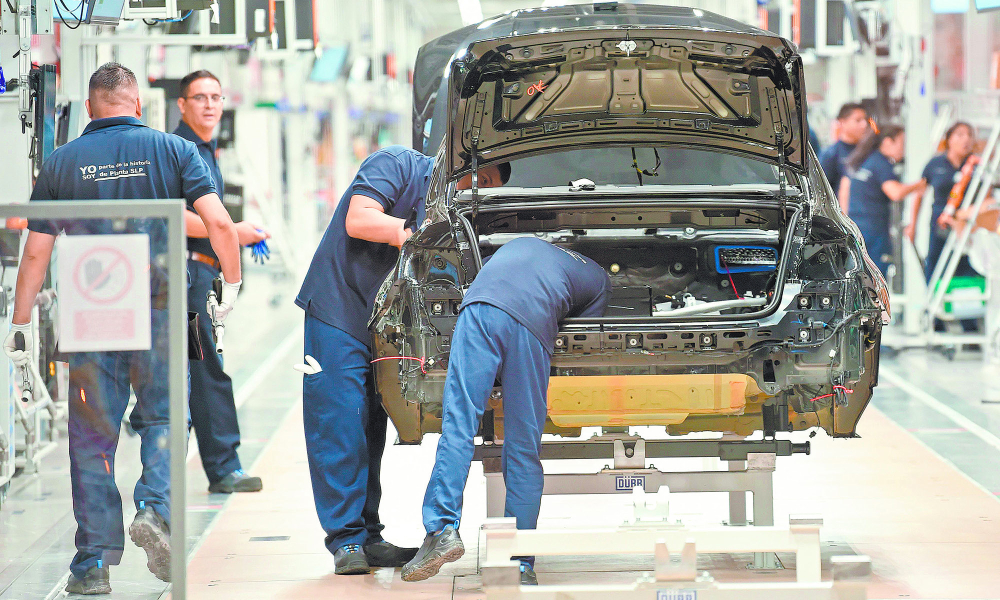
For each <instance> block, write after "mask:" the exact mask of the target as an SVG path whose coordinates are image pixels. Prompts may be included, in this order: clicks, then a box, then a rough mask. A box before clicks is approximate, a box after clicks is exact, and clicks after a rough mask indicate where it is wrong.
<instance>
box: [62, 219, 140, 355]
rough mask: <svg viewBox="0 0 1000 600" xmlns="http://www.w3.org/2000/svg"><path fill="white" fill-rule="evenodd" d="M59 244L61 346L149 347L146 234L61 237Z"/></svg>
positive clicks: (87, 348)
mask: <svg viewBox="0 0 1000 600" xmlns="http://www.w3.org/2000/svg"><path fill="white" fill-rule="evenodd" d="M57 248H58V254H57V258H58V268H57V273H56V274H57V280H56V283H57V285H58V292H59V295H58V298H59V350H61V351H62V352H105V351H113V350H149V349H150V347H151V334H150V318H151V317H150V312H149V310H150V301H149V293H150V291H149V236H148V235H146V234H144V233H134V234H133V233H130V234H122V235H63V236H60V237H59V242H58V246H57Z"/></svg>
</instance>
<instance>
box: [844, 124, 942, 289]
mask: <svg viewBox="0 0 1000 600" xmlns="http://www.w3.org/2000/svg"><path fill="white" fill-rule="evenodd" d="M905 149H906V133H905V132H904V130H903V128H902V127H900V126H898V125H886V126H885V127H883V128H882V129H881V130H880V131H872V132H869V133H868V135H867V136H865V138H864V139H863V140H862V141H861V142H860V143H859V144H858V146H857V148H855V149H854V152H852V153H851V155H850V156H849V157H848V159H847V162H846V165H847V167H848V169H849V170H850V172H851V176H850V180H849V185H847V186H846V190H847V193H848V198H849V207H850V212H849V213H848V214H849V216H850V217H851V219H853V220H854V222H855V223H856V224H857V225H858V228H859V229H860V230H861V235H862V236H863V237H864V240H865V246H866V247H867V249H868V255H869V256H870V257H871V258H872V260H873V261H874V262H875V264H876V266H878V268H879V270H880V271H882V275H885V274H886V272H887V271H888V268H889V260H888V255H889V254H891V252H892V242H891V240H890V238H889V225H890V217H891V214H892V212H891V210H890V205H891V203H892V202H901V201H902V200H904V199H905V198H906V197H907V196H909V195H910V194H912V193H917V194H922V193H923V192H924V190H925V189H926V188H927V182H926V181H925V180H923V179H920V180H919V181H916V182H914V183H909V184H903V183H900V182H899V176H898V175H896V172H895V164H896V163H897V162H899V161H901V160H903V156H904V154H905Z"/></svg>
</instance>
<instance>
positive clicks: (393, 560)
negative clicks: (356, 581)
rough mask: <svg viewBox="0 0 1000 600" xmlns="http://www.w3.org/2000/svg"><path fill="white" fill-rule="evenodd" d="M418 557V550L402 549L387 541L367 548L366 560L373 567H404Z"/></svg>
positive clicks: (369, 545)
mask: <svg viewBox="0 0 1000 600" xmlns="http://www.w3.org/2000/svg"><path fill="white" fill-rule="evenodd" d="M416 555H417V549H416V548H400V547H398V546H394V545H392V544H390V543H389V542H387V541H385V540H382V541H381V542H375V543H374V544H368V545H367V546H365V558H367V559H368V565H369V566H372V567H392V568H396V567H402V566H403V565H405V564H406V563H408V562H410V561H411V560H413V557H414V556H416Z"/></svg>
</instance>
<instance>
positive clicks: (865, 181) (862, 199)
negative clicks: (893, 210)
mask: <svg viewBox="0 0 1000 600" xmlns="http://www.w3.org/2000/svg"><path fill="white" fill-rule="evenodd" d="M887 181H899V176H897V175H896V170H895V165H893V163H892V161H890V160H889V159H888V157H886V155H884V154H882V153H881V152H879V151H878V150H876V151H874V152H872V153H871V156H869V157H868V158H867V159H866V160H865V162H863V163H861V166H860V167H859V168H858V170H857V171H855V172H854V173H853V174H852V175H851V200H850V208H849V210H848V212H849V214H850V217H851V218H852V219H854V220H855V221H862V220H863V221H866V222H868V223H870V224H872V226H873V227H874V226H879V227H883V226H884V227H885V230H886V231H887V232H888V228H889V215H890V210H889V207H890V205H891V204H892V200H890V199H889V197H888V196H886V195H885V192H884V191H882V184H883V183H885V182H887Z"/></svg>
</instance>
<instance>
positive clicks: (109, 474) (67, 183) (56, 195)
mask: <svg viewBox="0 0 1000 600" xmlns="http://www.w3.org/2000/svg"><path fill="white" fill-rule="evenodd" d="M86 107H87V112H88V114H89V115H90V117H91V118H92V119H93V120H92V121H91V122H90V123H89V124H88V125H87V127H86V128H85V129H84V131H83V134H82V135H81V136H80V137H79V138H77V139H75V140H73V141H71V142H69V143H68V144H66V145H64V146H62V147H61V148H58V149H57V150H55V152H53V153H52V155H51V156H50V157H49V159H48V160H47V161H45V164H44V165H43V166H42V169H41V172H40V173H39V176H38V180H37V182H36V183H35V187H34V191H33V192H32V194H31V200H32V201H36V200H113V199H114V200H122V201H128V200H145V199H182V198H183V199H185V200H186V201H187V204H188V205H189V206H191V207H192V208H194V210H195V211H196V212H197V213H198V215H199V216H200V217H201V218H202V219H203V220H204V225H205V227H206V229H207V231H208V235H209V239H210V240H211V243H212V247H213V249H214V250H215V252H216V253H217V255H218V257H219V262H220V263H221V268H222V273H223V276H224V278H225V281H226V283H225V284H224V286H223V291H222V302H221V304H220V305H218V306H217V307H216V308H217V314H218V315H219V317H220V318H225V317H226V315H228V314H229V312H230V310H232V306H233V303H234V302H235V300H236V294H237V292H238V291H239V287H240V283H241V277H240V262H239V246H238V244H237V235H236V228H235V226H234V225H233V222H232V220H231V219H230V218H229V214H228V213H227V212H226V209H225V208H224V207H223V206H222V202H221V201H220V200H219V196H218V194H216V188H215V183H214V182H213V181H212V174H211V173H210V172H209V170H208V167H207V166H206V165H205V162H204V161H203V160H202V159H201V157H199V156H198V150H197V149H196V148H195V146H194V144H192V143H190V142H187V141H184V140H182V139H181V138H179V137H177V136H174V135H170V134H167V133H162V132H159V131H154V130H152V129H149V128H147V127H146V126H144V125H143V124H142V122H141V121H139V117H140V116H141V115H142V105H141V102H140V100H139V88H138V85H137V82H136V79H135V75H134V74H133V73H132V72H131V71H130V70H128V69H127V68H125V67H123V66H121V65H119V64H116V63H108V64H105V65H103V66H102V67H100V68H99V69H97V71H96V72H95V73H94V74H93V76H91V78H90V85H89V98H88V100H87V102H86ZM115 164H129V165H136V166H135V167H134V168H131V169H130V170H129V172H128V173H125V172H124V171H109V173H110V174H111V175H109V176H107V177H102V178H94V177H89V178H88V177H84V172H85V171H87V167H88V166H90V165H115ZM115 173H122V175H121V176H115V175H114V174H115ZM137 221H138V222H139V225H138V226H137V227H136V228H135V229H138V230H139V231H141V232H143V233H147V234H148V235H149V238H150V251H151V254H157V253H159V254H162V253H163V252H165V248H166V235H165V233H166V232H165V228H164V227H163V226H162V223H161V222H158V221H150V220H141V219H140V220H137ZM28 229H29V230H30V231H29V233H28V238H27V241H26V243H25V246H24V254H23V256H22V259H21V265H20V268H19V270H18V274H17V288H16V291H15V300H14V313H13V316H12V318H11V322H12V325H11V331H10V334H9V335H8V336H7V338H6V339H5V340H4V351H5V353H6V354H7V356H9V357H10V358H11V360H12V361H13V362H14V363H15V364H17V365H19V366H23V365H26V364H27V363H28V362H29V361H30V360H31V356H32V347H33V346H34V344H35V341H34V340H33V339H32V337H31V324H30V319H31V310H32V305H33V303H34V300H35V296H37V294H38V292H39V290H40V289H41V286H42V283H43V281H44V279H45V272H46V270H47V268H48V265H49V260H50V258H51V255H52V249H53V246H54V244H55V240H56V235H57V234H58V233H59V232H60V230H64V231H66V233H67V234H70V235H72V234H75V233H112V229H113V227H112V226H111V225H110V224H109V225H107V226H101V225H98V224H88V223H87V222H86V221H83V222H81V221H67V222H60V223H51V222H43V221H34V220H33V221H31V222H30V223H29V225H28ZM150 266H151V269H150V288H151V293H152V302H151V309H152V310H151V334H152V338H151V339H152V347H151V349H150V350H146V351H120V352H79V353H70V354H69V355H68V357H69V365H70V383H69V386H70V393H69V456H70V478H71V484H72V495H73V514H74V516H75V517H76V522H77V532H76V548H77V552H76V555H75V556H74V557H73V561H72V563H71V564H70V571H71V572H72V575H71V577H70V579H69V583H68V584H67V586H66V591H67V592H70V593H76V594H108V593H111V584H110V578H109V573H108V567H109V566H111V565H117V564H119V563H120V561H121V557H122V553H123V552H124V542H125V535H124V531H123V522H122V517H123V515H122V499H121V493H120V492H119V491H118V486H117V485H116V484H115V449H116V447H117V445H118V435H119V431H120V429H121V421H122V417H123V415H124V413H125V410H126V407H127V406H128V403H129V387H130V386H131V388H132V389H133V390H134V391H135V395H136V404H135V407H134V408H133V410H132V413H131V416H130V423H131V426H132V428H133V429H134V430H135V432H136V433H137V434H138V435H139V437H140V439H141V442H142V449H141V453H140V459H141V461H142V476H141V477H140V479H139V481H138V483H137V484H136V486H135V491H134V494H133V497H134V501H135V507H136V509H137V510H138V514H136V516H135V519H134V520H133V521H132V524H131V526H130V527H129V536H130V537H131V538H132V541H133V542H135V543H136V544H137V545H139V546H140V547H142V548H143V549H144V550H145V551H146V555H147V565H148V567H149V569H150V571H152V573H153V574H154V575H156V577H158V578H159V579H161V580H163V581H169V580H170V538H169V534H170V456H169V444H168V435H169V425H170V421H169V393H168V391H169V390H168V384H167V380H166V378H165V377H164V374H165V373H166V372H167V369H168V358H169V357H168V354H167V345H168V338H169V331H168V326H170V327H182V326H183V324H181V323H169V324H168V322H167V311H166V294H167V273H166V272H165V271H164V270H163V269H162V268H161V267H158V266H157V265H156V262H155V261H153V263H152V264H151V265H150ZM170 276H173V277H185V276H186V274H184V273H170ZM18 333H20V334H22V335H23V340H24V342H23V346H22V345H21V344H19V343H18V340H17V337H19V336H17V334H18Z"/></svg>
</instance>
